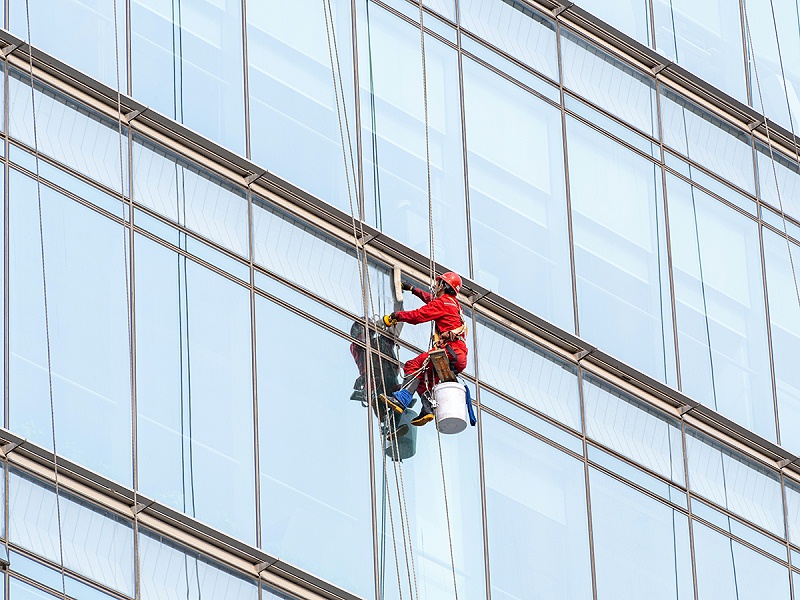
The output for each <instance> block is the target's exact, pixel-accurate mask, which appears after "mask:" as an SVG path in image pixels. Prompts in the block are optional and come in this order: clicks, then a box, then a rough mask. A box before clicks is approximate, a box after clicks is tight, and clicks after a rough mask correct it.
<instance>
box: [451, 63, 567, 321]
mask: <svg viewBox="0 0 800 600" xmlns="http://www.w3.org/2000/svg"><path fill="white" fill-rule="evenodd" d="M464 95H465V103H466V123H467V153H468V161H469V185H470V217H471V219H472V243H473V265H474V266H473V269H474V277H475V279H476V280H477V281H478V283H480V284H481V285H483V286H485V287H487V288H489V289H491V290H492V291H494V292H497V293H498V294H501V295H503V296H505V297H507V298H509V299H510V300H512V301H514V302H516V303H518V304H520V305H522V306H524V307H525V308H527V309H529V310H531V311H533V312H535V313H536V314H538V315H540V316H542V317H543V318H545V319H547V320H549V321H551V322H553V323H555V324H556V325H558V326H559V327H562V328H563V329H566V330H568V331H573V330H574V325H573V323H574V317H573V310H572V281H571V276H570V264H569V255H570V252H569V237H568V230H567V204H566V198H565V186H564V150H563V140H562V135H561V118H560V116H559V111H558V109H556V108H553V107H551V106H549V105H548V104H546V103H545V102H543V101H542V100H539V99H538V98H536V97H535V96H533V95H531V94H529V93H527V92H525V91H524V90H522V89H521V88H519V87H518V86H516V85H514V84H513V83H511V82H509V81H508V80H506V79H503V78H502V77H500V76H499V75H496V74H494V73H492V72H491V71H489V70H488V69H485V68H484V67H481V66H479V65H478V64H477V63H475V62H473V61H471V60H465V61H464Z"/></svg>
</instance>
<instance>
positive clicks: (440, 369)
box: [379, 271, 467, 426]
mask: <svg viewBox="0 0 800 600" xmlns="http://www.w3.org/2000/svg"><path fill="white" fill-rule="evenodd" d="M402 289H403V291H409V292H411V293H412V294H414V295H415V296H416V297H417V298H419V299H420V300H422V301H423V302H425V305H424V306H422V307H420V308H418V309H416V310H407V311H398V312H393V313H392V314H390V315H385V316H384V317H383V323H384V325H386V326H387V327H392V326H394V325H395V324H397V323H398V322H403V323H410V324H411V325H417V324H419V323H427V322H429V321H433V322H434V334H433V340H432V341H433V343H432V348H431V350H429V351H428V352H423V353H422V354H420V355H419V356H417V357H416V358H412V359H411V360H409V361H408V362H407V363H406V364H405V365H403V376H404V378H403V385H402V386H401V387H400V389H399V390H397V391H395V392H393V393H391V394H381V395H380V396H379V399H380V400H381V401H382V402H384V403H385V404H386V405H387V406H389V407H390V408H392V409H393V410H394V411H395V412H397V413H400V414H402V413H403V411H405V410H406V409H407V408H408V407H409V406H410V405H411V403H412V401H413V398H414V396H413V394H414V392H415V391H416V392H417V393H418V395H419V397H420V399H421V400H422V411H421V412H420V414H419V416H417V417H416V418H414V419H413V420H412V421H411V424H412V425H416V426H421V425H425V424H426V423H428V422H429V421H431V420H433V418H434V415H433V406H432V404H431V393H430V391H431V388H433V386H434V385H435V384H436V383H438V382H439V381H440V380H443V379H444V380H450V381H454V380H455V376H456V375H457V374H458V373H460V372H461V371H463V370H464V369H465V368H466V366H467V344H466V342H465V340H466V336H467V325H466V321H465V320H464V311H463V310H462V308H461V304H459V302H458V300H457V299H456V296H457V295H458V292H459V291H460V290H461V277H459V276H458V274H456V273H453V272H452V271H448V272H447V273H443V274H442V275H439V276H438V277H437V278H436V286H435V288H434V293H433V294H431V293H429V292H426V291H424V290H421V289H419V288H416V287H414V286H412V285H410V284H408V283H403V284H402Z"/></svg>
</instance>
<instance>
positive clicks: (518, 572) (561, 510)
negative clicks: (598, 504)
mask: <svg viewBox="0 0 800 600" xmlns="http://www.w3.org/2000/svg"><path fill="white" fill-rule="evenodd" d="M482 425H483V444H484V450H485V453H484V461H485V463H486V466H485V471H486V475H485V478H486V483H485V485H486V513H487V528H488V536H489V568H490V570H491V571H490V572H491V582H492V598H495V599H498V598H499V599H502V600H506V599H508V600H511V599H513V598H529V599H531V600H562V599H563V600H567V599H569V600H578V599H582V598H589V597H591V596H592V584H591V575H590V567H589V539H588V525H587V518H586V491H585V480H584V469H583V464H582V463H581V462H580V461H578V460H576V459H574V458H572V457H571V456H569V455H567V454H565V453H563V452H561V451H559V450H556V449H555V448H553V447H552V446H550V445H548V444H545V443H544V442H541V441H539V440H537V439H535V438H533V437H531V436H529V435H526V434H525V433H522V432H521V431H519V430H518V429H516V428H515V427H512V426H510V425H507V424H505V423H503V422H502V421H499V420H498V419H495V418H493V417H490V416H488V415H486V416H484V418H483V420H482Z"/></svg>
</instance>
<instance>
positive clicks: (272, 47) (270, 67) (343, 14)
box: [247, 0, 405, 212]
mask: <svg viewBox="0 0 800 600" xmlns="http://www.w3.org/2000/svg"><path fill="white" fill-rule="evenodd" d="M404 1H405V0H404ZM330 6H331V7H332V9H333V25H332V28H331V29H326V21H325V14H324V12H323V10H324V9H323V3H321V2H318V1H315V0H295V1H293V2H283V1H281V0H267V1H262V2H250V3H248V6H247V46H248V52H247V59H248V61H249V79H248V87H249V90H250V130H251V136H250V147H251V153H252V158H253V160H254V161H255V162H257V163H258V164H260V165H263V166H264V167H266V168H267V169H269V170H270V172H271V173H275V174H276V175H279V176H281V177H283V178H285V179H286V180H287V181H290V182H291V183H293V184H295V185H297V186H299V187H301V188H303V189H305V190H308V191H309V192H311V193H312V194H314V195H315V196H318V197H320V198H322V199H323V200H325V201H326V202H330V203H331V204H334V205H335V206H337V207H338V208H340V209H342V210H344V211H345V212H349V210H350V209H349V201H348V194H347V178H346V175H347V174H348V171H347V170H349V178H350V185H351V186H353V187H355V186H356V184H357V182H356V181H355V180H354V174H353V172H352V168H353V166H352V164H351V163H350V159H349V157H348V163H347V165H345V162H344V154H343V153H342V138H341V135H342V134H344V135H345V136H346V135H347V133H346V132H345V131H344V129H343V131H342V133H340V130H339V119H340V118H341V119H342V127H343V128H344V124H345V120H344V119H345V114H346V116H347V123H348V125H349V126H350V128H351V133H350V138H351V139H352V142H353V144H355V133H352V132H354V131H355V130H354V127H355V101H354V99H353V81H352V74H353V65H352V62H353V51H352V48H351V43H350V32H351V27H350V2H349V1H344V0H335V1H333V2H331V4H330ZM328 18H329V19H330V15H329V16H328ZM328 27H331V26H330V25H329V26H328ZM329 33H330V34H331V35H332V34H333V33H335V34H336V44H337V47H338V55H337V54H336V53H335V52H334V54H333V56H334V59H336V58H338V63H336V62H335V63H334V64H335V65H336V67H337V77H338V75H339V67H340V68H341V76H342V77H343V78H345V79H343V80H342V82H341V86H342V88H343V89H344V93H345V95H346V98H347V102H346V104H345V105H344V106H341V103H342V100H341V95H340V96H339V98H338V103H339V105H340V107H339V108H340V110H341V111H342V113H341V114H340V115H337V98H336V95H335V92H334V87H333V79H332V76H331V59H330V56H331V53H330V52H329V48H328V34H329ZM332 43H333V40H332V39H331V44H332ZM334 50H336V49H335V48H334ZM339 93H340V94H341V89H339ZM345 111H346V113H345ZM345 140H347V137H345ZM345 148H348V146H347V143H346V141H345ZM349 151H350V149H349V148H348V152H349ZM352 151H353V152H355V147H353V148H352ZM311 157H313V160H312V159H311ZM355 209H356V211H357V210H358V209H357V207H355Z"/></svg>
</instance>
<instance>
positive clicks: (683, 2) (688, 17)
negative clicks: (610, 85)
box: [653, 0, 747, 102]
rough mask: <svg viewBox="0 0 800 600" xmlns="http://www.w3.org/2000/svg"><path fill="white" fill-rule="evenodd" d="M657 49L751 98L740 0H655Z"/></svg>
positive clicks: (739, 96) (741, 97)
mask: <svg viewBox="0 0 800 600" xmlns="http://www.w3.org/2000/svg"><path fill="white" fill-rule="evenodd" d="M653 15H654V18H655V23H656V50H658V51H659V52H660V53H661V54H663V55H664V56H666V57H667V58H668V59H669V60H671V61H674V62H676V63H678V64H679V65H680V66H682V67H683V68H685V69H687V70H689V71H691V72H692V73H694V74H695V75H697V76H699V77H700V78H702V79H705V80H706V81H708V82H709V83H711V85H714V86H716V87H718V88H719V89H721V90H722V91H723V92H726V93H728V94H730V95H731V96H733V97H734V98H736V99H737V100H740V101H741V102H747V87H746V86H745V78H744V54H743V51H742V26H741V20H740V19H741V17H740V15H739V2H738V0H707V1H705V2H702V3H699V4H698V3H697V2H692V0H654V2H653Z"/></svg>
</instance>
